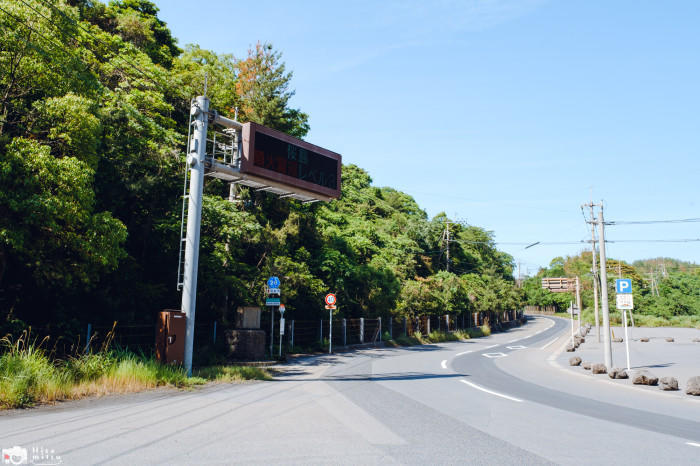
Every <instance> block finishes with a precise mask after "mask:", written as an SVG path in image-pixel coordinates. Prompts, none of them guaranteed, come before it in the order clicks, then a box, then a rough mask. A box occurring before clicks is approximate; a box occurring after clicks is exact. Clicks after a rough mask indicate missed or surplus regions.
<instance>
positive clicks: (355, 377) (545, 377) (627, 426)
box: [0, 317, 700, 464]
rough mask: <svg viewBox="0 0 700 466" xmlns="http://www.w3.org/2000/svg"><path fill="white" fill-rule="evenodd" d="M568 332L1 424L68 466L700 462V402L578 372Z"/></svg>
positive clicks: (30, 413) (307, 362) (397, 352)
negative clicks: (568, 351)
mask: <svg viewBox="0 0 700 466" xmlns="http://www.w3.org/2000/svg"><path fill="white" fill-rule="evenodd" d="M567 335H570V329H569V327H568V323H567V322H566V321H564V320H561V319H555V318H542V317H540V318H535V319H532V320H531V321H530V322H529V323H528V324H527V325H525V326H523V327H520V328H517V329H513V330H511V331H509V332H506V333H501V334H496V335H492V336H491V337H488V338H482V339H474V340H470V341H467V342H456V343H447V344H439V345H425V346H420V347H413V348H402V349H392V348H382V349H370V350H363V351H357V352H351V353H345V354H336V355H332V356H320V357H308V358H303V359H300V360H298V361H296V362H295V363H294V364H290V365H288V366H284V372H283V373H282V374H281V375H280V376H279V377H278V378H277V380H276V381H273V382H262V383H252V384H245V385H224V384H221V385H213V386H209V387H207V388H204V389H201V390H196V391H193V392H180V391H175V390H165V391H163V390H159V391H153V392H149V393H142V394H137V395H129V396H123V397H108V398H105V399H102V400H85V401H80V402H75V403H64V404H61V405H59V406H56V407H46V408H39V409H34V410H27V411H22V412H11V413H4V414H2V415H0V447H2V448H8V447H11V446H13V445H19V446H22V447H27V448H31V447H32V446H36V447H44V448H49V449H54V450H55V452H56V453H55V454H56V455H59V454H60V455H61V457H62V458H61V459H62V461H63V463H64V464H95V463H101V464H102V463H104V464H155V463H158V464H231V463H246V464H250V463H254V464H270V463H286V464H358V463H362V464H387V463H395V464H549V463H555V464H590V463H594V462H595V463H601V464H659V463H665V464H700V400H698V399H694V398H691V397H682V396H672V395H669V394H667V393H661V392H660V391H659V390H658V389H656V390H651V389H647V390H644V389H638V388H633V387H629V386H621V385H620V384H619V383H616V382H615V381H610V380H607V377H606V376H592V375H583V374H575V373H572V372H571V371H565V370H562V368H559V367H557V363H556V361H555V359H556V357H557V355H558V354H560V353H561V350H562V347H563V345H565V344H566V340H567Z"/></svg>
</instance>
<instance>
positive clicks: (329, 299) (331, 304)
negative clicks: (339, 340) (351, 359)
mask: <svg viewBox="0 0 700 466" xmlns="http://www.w3.org/2000/svg"><path fill="white" fill-rule="evenodd" d="M325 301H326V309H328V354H331V353H332V352H333V310H334V309H335V308H336V307H335V303H336V298H335V295H334V294H333V293H328V294H327V295H326V299H325Z"/></svg>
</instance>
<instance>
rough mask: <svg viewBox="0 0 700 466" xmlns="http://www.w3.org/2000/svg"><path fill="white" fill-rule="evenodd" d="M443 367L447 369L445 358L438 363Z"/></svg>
mask: <svg viewBox="0 0 700 466" xmlns="http://www.w3.org/2000/svg"><path fill="white" fill-rule="evenodd" d="M440 365H441V366H442V368H443V369H447V359H443V360H442V362H441V363H440Z"/></svg>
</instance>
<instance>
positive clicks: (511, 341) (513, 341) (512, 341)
mask: <svg viewBox="0 0 700 466" xmlns="http://www.w3.org/2000/svg"><path fill="white" fill-rule="evenodd" d="M518 340H520V338H516V339H515V340H510V341H509V342H508V343H515V342H516V341H518Z"/></svg>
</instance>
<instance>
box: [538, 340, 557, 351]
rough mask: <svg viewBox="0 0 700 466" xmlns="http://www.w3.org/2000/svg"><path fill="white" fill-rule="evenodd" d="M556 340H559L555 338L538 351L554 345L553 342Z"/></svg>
mask: <svg viewBox="0 0 700 466" xmlns="http://www.w3.org/2000/svg"><path fill="white" fill-rule="evenodd" d="M558 339H559V337H556V338H555V339H554V340H552V341H550V342H549V343H547V344H546V345H544V346H543V347H542V348H540V349H545V348H546V347H548V346H549V345H551V344H552V343H554V342H555V341H557V340H558Z"/></svg>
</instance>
